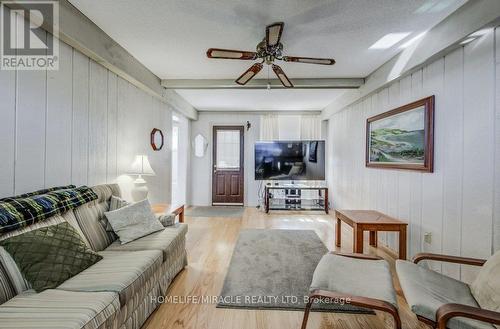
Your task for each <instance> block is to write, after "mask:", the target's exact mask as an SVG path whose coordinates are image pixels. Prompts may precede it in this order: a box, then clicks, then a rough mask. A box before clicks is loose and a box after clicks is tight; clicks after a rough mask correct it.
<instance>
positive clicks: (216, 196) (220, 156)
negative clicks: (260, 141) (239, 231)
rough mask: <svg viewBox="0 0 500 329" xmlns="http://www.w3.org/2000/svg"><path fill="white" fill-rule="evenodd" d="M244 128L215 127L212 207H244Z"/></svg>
mask: <svg viewBox="0 0 500 329" xmlns="http://www.w3.org/2000/svg"><path fill="white" fill-rule="evenodd" d="M243 132H244V127H243V126H214V127H213V160H212V161H213V163H212V168H213V171H212V205H214V206H216V205H223V206H243V201H244V196H243V191H244V169H243V168H244V158H243V153H244V152H243V149H244V145H245V143H244V137H243Z"/></svg>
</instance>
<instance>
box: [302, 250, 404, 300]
mask: <svg viewBox="0 0 500 329" xmlns="http://www.w3.org/2000/svg"><path fill="white" fill-rule="evenodd" d="M310 289H311V291H312V290H315V289H321V290H327V291H332V292H337V293H341V294H346V295H351V296H360V297H369V298H373V299H378V300H383V301H386V302H388V303H390V304H392V305H394V306H396V307H397V302H396V293H395V291H394V286H393V284H392V278H391V271H390V269H389V264H388V263H387V262H386V261H385V260H365V259H355V258H350V257H345V256H339V255H335V254H326V255H324V256H323V258H321V260H320V262H319V264H318V266H317V267H316V270H315V271H314V275H313V279H312V283H311V288H310Z"/></svg>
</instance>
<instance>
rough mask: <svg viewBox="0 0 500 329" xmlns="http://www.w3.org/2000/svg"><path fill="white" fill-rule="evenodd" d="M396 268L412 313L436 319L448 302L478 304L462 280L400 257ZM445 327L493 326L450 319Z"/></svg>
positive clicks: (477, 327) (472, 321) (490, 327)
mask: <svg viewBox="0 0 500 329" xmlns="http://www.w3.org/2000/svg"><path fill="white" fill-rule="evenodd" d="M396 271H397V274H398V277H399V282H400V284H401V288H402V289H403V293H404V295H405V298H406V301H407V302H408V305H409V306H410V308H411V310H412V312H413V313H415V314H417V315H419V316H422V317H424V318H426V319H429V320H432V321H435V320H436V312H437V310H438V308H439V307H441V306H442V305H444V304H448V303H457V304H464V305H469V306H473V307H478V306H479V305H478V304H477V302H476V301H475V299H474V297H473V296H472V294H471V292H470V289H469V286H468V285H467V284H465V283H463V282H461V281H458V280H455V279H452V278H450V277H447V276H445V275H442V274H440V273H437V272H435V271H432V270H430V269H427V268H424V267H422V266H419V265H417V264H414V263H411V262H408V261H402V260H398V261H397V262H396ZM448 328H450V329H483V328H485V329H492V328H494V327H493V326H492V325H490V324H487V323H484V322H479V321H474V320H469V319H465V318H453V319H451V320H450V321H449V322H448Z"/></svg>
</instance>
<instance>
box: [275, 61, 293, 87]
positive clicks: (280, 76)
mask: <svg viewBox="0 0 500 329" xmlns="http://www.w3.org/2000/svg"><path fill="white" fill-rule="evenodd" d="M273 71H274V73H276V75H277V76H278V79H280V81H281V83H282V84H283V86H285V88H293V83H292V82H291V81H290V79H288V77H287V76H286V74H285V72H283V70H282V69H281V67H279V66H278V65H276V64H273Z"/></svg>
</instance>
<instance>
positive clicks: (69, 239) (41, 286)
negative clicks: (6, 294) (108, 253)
mask: <svg viewBox="0 0 500 329" xmlns="http://www.w3.org/2000/svg"><path fill="white" fill-rule="evenodd" d="M0 245H1V246H2V247H4V248H5V250H7V252H8V253H9V254H10V255H11V256H12V258H13V259H14V261H15V262H16V264H17V266H18V268H19V270H20V271H21V273H22V275H23V277H24V278H25V279H26V280H27V281H28V282H29V283H30V284H31V286H32V287H33V289H35V290H36V291H37V292H40V291H43V290H46V289H50V288H55V287H57V286H58V285H59V284H61V283H62V282H64V281H65V280H67V279H69V278H70V277H72V276H74V275H76V274H77V273H80V272H81V271H83V270H84V269H86V268H88V267H89V266H91V265H93V264H95V263H97V262H98V261H99V260H101V259H102V256H100V255H98V254H96V253H95V252H94V251H92V250H91V249H90V248H88V247H87V246H86V245H85V242H84V241H83V240H82V238H81V237H80V234H79V233H78V232H77V231H76V230H75V229H74V228H73V227H72V226H71V224H69V223H67V222H64V223H60V224H57V225H53V226H48V227H42V228H39V229H36V230H33V231H30V232H26V233H23V234H20V235H18V236H14V237H11V238H8V239H6V240H3V241H0Z"/></svg>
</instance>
